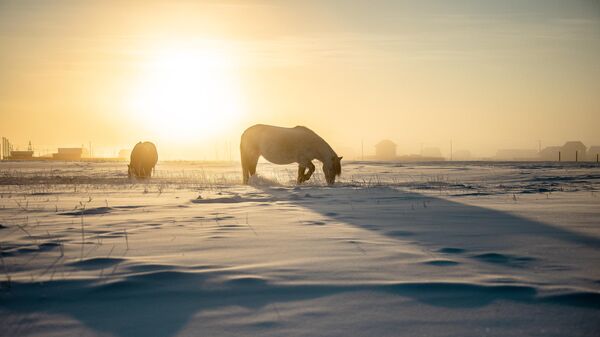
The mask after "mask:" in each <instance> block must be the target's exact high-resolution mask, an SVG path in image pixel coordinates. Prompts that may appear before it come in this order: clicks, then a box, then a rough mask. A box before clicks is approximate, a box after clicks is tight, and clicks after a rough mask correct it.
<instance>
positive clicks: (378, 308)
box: [0, 162, 600, 337]
mask: <svg viewBox="0 0 600 337" xmlns="http://www.w3.org/2000/svg"><path fill="white" fill-rule="evenodd" d="M125 165H126V164H125V163H104V164H103V163H57V162H50V163H49V162H46V163H43V162H0V249H1V255H0V256H1V257H2V259H1V263H2V266H0V267H1V268H2V269H1V270H0V272H1V275H0V280H1V282H2V283H1V289H0V336H122V337H129V336H158V337H166V336H240V335H241V336H598V335H600V268H599V266H600V207H598V206H600V191H599V189H600V168H599V167H598V166H596V165H595V164H562V165H557V164H547V163H436V164H395V163H366V162H350V163H344V166H343V177H342V179H341V182H340V183H339V184H336V186H335V187H332V188H330V187H326V186H323V185H322V183H321V182H322V181H323V179H322V176H320V175H317V176H316V177H315V181H314V182H311V184H308V185H303V186H301V187H296V186H295V185H294V184H293V180H294V174H295V171H296V168H295V167H293V166H286V167H277V166H273V165H270V164H261V165H260V167H259V174H260V175H261V177H260V178H259V179H255V180H254V181H253V186H242V185H240V180H241V179H240V173H239V171H240V169H239V167H238V166H237V165H229V164H214V163H213V164H208V163H189V162H180V163H175V162H168V163H162V162H161V163H159V165H158V167H157V176H156V178H154V179H152V180H151V181H150V182H147V183H140V182H138V183H135V182H131V181H129V180H128V179H127V177H126V175H125V172H126V171H125V169H124V167H125ZM318 170H320V168H319V167H318Z"/></svg>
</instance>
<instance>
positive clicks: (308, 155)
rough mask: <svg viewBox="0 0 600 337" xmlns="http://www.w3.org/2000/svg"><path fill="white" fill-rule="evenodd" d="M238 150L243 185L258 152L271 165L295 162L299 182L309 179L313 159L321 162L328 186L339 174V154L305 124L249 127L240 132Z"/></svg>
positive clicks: (312, 169)
mask: <svg viewBox="0 0 600 337" xmlns="http://www.w3.org/2000/svg"><path fill="white" fill-rule="evenodd" d="M240 152H241V156H242V158H241V159H242V178H243V181H244V184H247V183H248V178H249V177H250V176H252V175H254V174H255V173H256V164H257V163H258V158H259V157H260V156H261V155H262V156H263V157H264V158H265V159H266V160H268V161H270V162H271V163H274V164H279V165H285V164H291V163H298V184H301V183H302V182H304V181H307V180H308V179H310V177H311V175H312V174H313V172H315V165H313V163H312V160H313V159H317V160H319V161H321V162H322V163H323V173H324V174H325V180H327V184H329V185H332V184H333V183H334V182H335V177H336V176H339V175H340V174H341V173H342V165H341V160H342V157H338V155H337V154H336V153H335V151H333V149H332V148H331V146H329V144H327V142H326V141H325V140H323V138H321V137H320V136H319V135H317V134H316V133H314V132H313V131H312V130H310V129H309V128H307V127H304V126H296V127H293V128H283V127H278V126H271V125H263V124H257V125H254V126H251V127H249V128H248V129H246V131H244V133H243V134H242V139H241V142H240ZM306 170H308V171H306Z"/></svg>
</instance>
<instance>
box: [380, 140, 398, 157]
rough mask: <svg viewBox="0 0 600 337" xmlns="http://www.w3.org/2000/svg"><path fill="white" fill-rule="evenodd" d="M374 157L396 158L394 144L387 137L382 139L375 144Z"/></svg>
mask: <svg viewBox="0 0 600 337" xmlns="http://www.w3.org/2000/svg"><path fill="white" fill-rule="evenodd" d="M375 159H377V160H394V159H396V144H395V143H394V142H392V141H391V140H389V139H384V140H382V141H380V142H379V143H377V144H376V145H375Z"/></svg>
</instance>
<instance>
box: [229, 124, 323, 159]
mask: <svg viewBox="0 0 600 337" xmlns="http://www.w3.org/2000/svg"><path fill="white" fill-rule="evenodd" d="M313 135H314V132H312V131H311V130H310V129H308V128H307V127H304V126H296V127H293V128H286V127H280V126H273V125H265V124H256V125H253V126H251V127H249V128H248V129H246V131H244V133H243V134H242V139H241V144H240V147H241V150H242V152H244V151H250V152H255V153H257V154H260V155H262V156H263V157H265V159H267V160H268V161H270V162H273V163H276V164H289V163H292V162H296V161H298V157H299V155H308V154H306V151H307V149H305V147H306V145H307V143H310V140H312V138H314V136H313Z"/></svg>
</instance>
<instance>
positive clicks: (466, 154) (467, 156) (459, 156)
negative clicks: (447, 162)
mask: <svg viewBox="0 0 600 337" xmlns="http://www.w3.org/2000/svg"><path fill="white" fill-rule="evenodd" d="M471 159H472V156H471V151H469V150H458V151H454V153H452V160H458V161H461V160H471Z"/></svg>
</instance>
